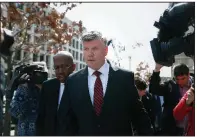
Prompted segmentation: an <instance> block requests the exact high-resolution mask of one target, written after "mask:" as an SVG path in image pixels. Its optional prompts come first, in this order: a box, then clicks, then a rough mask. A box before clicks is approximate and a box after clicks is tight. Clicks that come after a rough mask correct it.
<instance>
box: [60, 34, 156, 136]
mask: <svg viewBox="0 0 197 137" xmlns="http://www.w3.org/2000/svg"><path fill="white" fill-rule="evenodd" d="M82 43H83V55H84V60H85V62H86V63H87V66H86V68H84V69H82V70H80V71H78V72H76V73H74V74H71V75H70V76H69V78H68V79H67V81H66V83H67V86H66V87H65V91H64V94H63V96H62V102H61V104H60V107H59V113H58V114H59V115H58V119H59V120H58V121H59V125H60V128H58V129H59V133H60V134H59V135H65V134H66V128H69V127H70V126H68V125H67V123H68V122H69V121H68V120H67V119H66V116H67V115H70V117H71V116H73V120H72V121H75V122H70V123H71V124H74V125H75V126H74V128H75V131H76V132H75V135H78V136H84V135H86V136H90V135H91V136H122V135H124V136H126V135H127V136H131V135H133V129H132V125H133V126H135V128H136V129H137V132H138V135H153V131H152V128H151V122H150V118H149V117H148V114H147V112H146V111H145V109H144V107H143V104H142V102H141V101H140V100H139V95H138V92H137V89H136V86H135V83H134V73H133V72H130V71H126V70H122V69H120V68H115V67H112V66H111V64H110V62H109V61H108V60H107V59H106V58H105V57H106V55H107V51H108V48H107V45H106V42H105V41H104V40H103V37H102V35H101V33H99V32H95V31H91V32H88V33H86V34H84V35H83V36H82ZM65 104H67V105H65ZM67 126H68V127H67Z"/></svg>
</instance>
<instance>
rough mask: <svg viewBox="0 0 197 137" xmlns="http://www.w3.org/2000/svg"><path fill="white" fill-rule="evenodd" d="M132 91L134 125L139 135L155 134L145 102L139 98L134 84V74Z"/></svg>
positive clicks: (131, 81) (131, 80) (131, 83)
mask: <svg viewBox="0 0 197 137" xmlns="http://www.w3.org/2000/svg"><path fill="white" fill-rule="evenodd" d="M129 83H130V85H131V86H130V87H131V92H132V104H131V107H132V108H131V109H132V125H133V126H134V127H135V129H136V130H137V133H138V135H140V136H147V135H153V128H152V126H151V120H150V118H149V116H148V113H147V112H146V110H145V108H144V106H143V103H142V102H141V101H140V100H139V95H138V92H137V89H136V86H135V84H134V74H133V73H132V78H130V80H129Z"/></svg>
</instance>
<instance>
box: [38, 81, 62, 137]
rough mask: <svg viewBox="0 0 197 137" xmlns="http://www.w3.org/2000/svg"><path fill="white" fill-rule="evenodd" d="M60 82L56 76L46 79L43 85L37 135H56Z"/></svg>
mask: <svg viewBox="0 0 197 137" xmlns="http://www.w3.org/2000/svg"><path fill="white" fill-rule="evenodd" d="M59 89H60V82H59V80H57V79H56V78H54V79H51V80H48V81H45V82H44V83H43V85H42V90H41V98H40V102H39V111H38V117H37V121H36V135H38V136H54V135H56V127H57V126H56V125H57V110H58V109H57V107H58V98H59Z"/></svg>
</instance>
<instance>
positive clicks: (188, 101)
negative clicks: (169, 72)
mask: <svg viewBox="0 0 197 137" xmlns="http://www.w3.org/2000/svg"><path fill="white" fill-rule="evenodd" d="M194 97H195V95H194V88H192V87H191V88H190V89H189V91H188V92H187V98H186V104H187V105H188V106H189V105H191V103H193V102H194Z"/></svg>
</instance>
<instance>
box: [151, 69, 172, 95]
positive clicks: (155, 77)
mask: <svg viewBox="0 0 197 137" xmlns="http://www.w3.org/2000/svg"><path fill="white" fill-rule="evenodd" d="M159 74H160V72H153V74H152V76H151V79H150V84H149V92H150V93H152V94H155V95H158V96H164V95H165V93H166V91H168V86H167V83H164V84H161V83H160V81H161V78H160V76H159Z"/></svg>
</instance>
